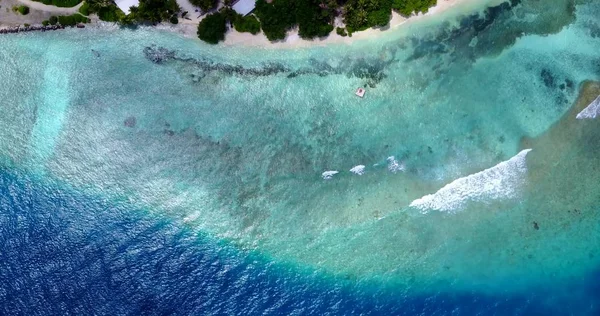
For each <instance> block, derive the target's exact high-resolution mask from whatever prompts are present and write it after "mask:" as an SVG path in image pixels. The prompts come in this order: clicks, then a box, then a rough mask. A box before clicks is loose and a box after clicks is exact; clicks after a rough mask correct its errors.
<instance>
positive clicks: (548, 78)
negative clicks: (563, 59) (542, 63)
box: [540, 69, 555, 88]
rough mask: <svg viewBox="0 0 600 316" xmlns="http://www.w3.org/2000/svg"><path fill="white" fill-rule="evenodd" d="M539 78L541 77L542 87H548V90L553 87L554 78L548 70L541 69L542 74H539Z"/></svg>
mask: <svg viewBox="0 0 600 316" xmlns="http://www.w3.org/2000/svg"><path fill="white" fill-rule="evenodd" d="M540 77H542V81H543V82H544V85H545V86H546V87H548V88H554V87H555V83H554V76H553V75H552V72H550V70H548V69H542V72H541V73H540Z"/></svg>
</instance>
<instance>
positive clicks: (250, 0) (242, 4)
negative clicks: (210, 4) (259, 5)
mask: <svg viewBox="0 0 600 316" xmlns="http://www.w3.org/2000/svg"><path fill="white" fill-rule="evenodd" d="M255 5H256V0H239V1H238V2H236V3H235V4H234V5H233V6H232V7H231V8H232V9H233V10H234V11H235V12H237V13H239V14H241V15H247V14H248V13H250V12H251V11H252V10H254V6H255Z"/></svg>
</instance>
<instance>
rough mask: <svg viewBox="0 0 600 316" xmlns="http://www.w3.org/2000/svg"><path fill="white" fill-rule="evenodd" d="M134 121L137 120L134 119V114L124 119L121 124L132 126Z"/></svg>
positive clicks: (134, 123)
mask: <svg viewBox="0 0 600 316" xmlns="http://www.w3.org/2000/svg"><path fill="white" fill-rule="evenodd" d="M136 123H137V120H136V118H135V116H130V117H128V118H126V119H125V121H124V122H123V125H125V126H126V127H129V128H134V127H135V125H136Z"/></svg>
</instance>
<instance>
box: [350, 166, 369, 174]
mask: <svg viewBox="0 0 600 316" xmlns="http://www.w3.org/2000/svg"><path fill="white" fill-rule="evenodd" d="M365 168H366V167H365V166H364V165H358V166H354V167H352V169H350V172H352V173H354V174H357V175H359V176H362V175H363V174H364V173H365Z"/></svg>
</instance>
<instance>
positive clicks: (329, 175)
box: [321, 170, 339, 180]
mask: <svg viewBox="0 0 600 316" xmlns="http://www.w3.org/2000/svg"><path fill="white" fill-rule="evenodd" d="M338 173H339V171H336V170H329V171H325V172H323V173H322V174H321V176H322V177H323V179H325V180H329V179H331V178H333V176H334V175H336V174H338Z"/></svg>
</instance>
